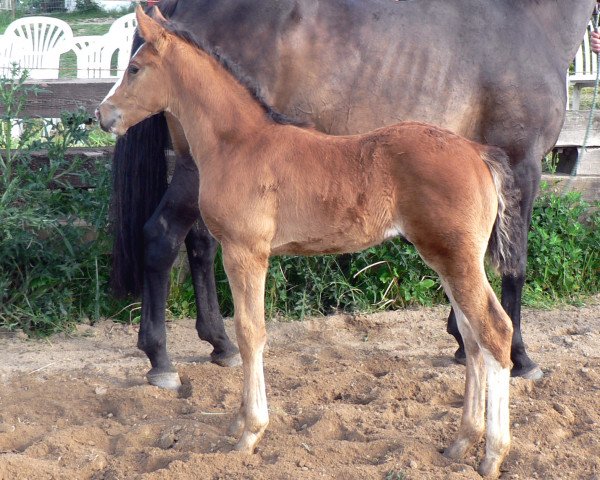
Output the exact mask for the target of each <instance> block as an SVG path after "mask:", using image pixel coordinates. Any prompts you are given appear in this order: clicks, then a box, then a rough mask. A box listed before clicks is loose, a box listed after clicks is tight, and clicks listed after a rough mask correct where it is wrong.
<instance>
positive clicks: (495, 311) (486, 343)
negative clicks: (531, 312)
mask: <svg viewBox="0 0 600 480" xmlns="http://www.w3.org/2000/svg"><path fill="white" fill-rule="evenodd" d="M461 267H462V268H461V273H460V276H452V275H446V276H445V278H444V283H445V285H447V293H448V296H449V297H450V298H451V299H452V302H453V304H455V305H456V310H455V312H456V313H457V320H458V325H459V328H460V330H461V333H462V334H463V339H464V340H465V347H466V351H467V380H466V389H465V405H464V412H463V420H462V422H461V427H460V430H459V434H458V438H457V440H456V441H455V443H454V444H453V445H452V446H451V447H450V448H449V450H448V454H449V455H450V456H452V457H454V458H456V457H457V456H460V455H462V454H464V453H465V452H466V450H467V449H468V448H469V447H470V446H471V445H472V444H473V443H474V442H475V441H477V439H478V435H477V433H478V429H479V428H481V427H480V425H481V421H482V420H483V418H482V415H483V406H482V402H483V399H484V398H485V373H479V372H482V369H481V359H482V357H483V361H484V363H485V370H487V384H488V402H487V410H488V418H487V428H486V429H487V435H486V453H485V457H484V459H483V461H482V462H481V464H480V466H479V473H481V474H482V475H484V476H490V477H494V476H498V475H499V473H500V465H501V463H502V461H503V460H504V457H505V456H506V454H507V453H508V450H509V448H510V425H509V378H510V370H509V365H510V345H511V339H512V325H511V323H510V319H509V317H508V315H506V313H505V312H504V310H503V309H502V307H501V305H500V303H499V302H498V299H497V298H496V295H495V294H494V292H493V291H492V289H491V287H490V286H489V283H488V282H487V279H486V278H485V272H484V271H483V265H482V266H481V267H480V268H479V269H477V270H471V272H472V273H471V274H469V273H468V272H469V269H468V268H467V269H465V268H464V265H462V266H461ZM464 272H467V273H466V274H465V273H464ZM473 343H476V344H477V347H475V348H474V345H473ZM472 353H475V358H474V359H470V355H471V354H472ZM469 367H472V368H469ZM474 374H475V375H474ZM472 398H475V399H476V401H475V402H474V403H473V404H471V399H472ZM479 434H480V432H479Z"/></svg>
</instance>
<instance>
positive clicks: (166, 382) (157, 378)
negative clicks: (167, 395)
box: [146, 370, 181, 390]
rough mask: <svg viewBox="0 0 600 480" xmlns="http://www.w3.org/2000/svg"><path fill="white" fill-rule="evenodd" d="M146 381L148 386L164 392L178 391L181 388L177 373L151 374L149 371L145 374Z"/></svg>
mask: <svg viewBox="0 0 600 480" xmlns="http://www.w3.org/2000/svg"><path fill="white" fill-rule="evenodd" d="M146 379H147V380H148V383H149V384H150V385H154V386H155V387H160V388H164V389H166V390H179V387H181V380H180V379H179V374H178V373H177V372H159V373H153V372H152V370H150V371H149V372H148V373H147V374H146Z"/></svg>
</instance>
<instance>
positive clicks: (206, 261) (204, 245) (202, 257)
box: [185, 217, 241, 367]
mask: <svg viewBox="0 0 600 480" xmlns="http://www.w3.org/2000/svg"><path fill="white" fill-rule="evenodd" d="M185 246H186V248H187V254H188V260H189V263H190V270H191V274H192V282H193V284H194V292H195V294H196V312H197V317H196V330H197V331H198V336H199V337H200V338H201V339H202V340H205V341H207V342H209V343H210V344H211V345H212V346H213V351H212V353H211V354H210V357H211V361H212V362H213V363H216V364H217V365H221V366H223V367H233V366H236V365H239V364H240V363H241V359H240V356H239V351H238V349H237V347H236V346H235V345H234V344H233V343H232V341H231V340H230V339H229V337H228V336H227V334H226V333H225V325H224V324H223V317H221V312H220V310H219V299H218V297H217V287H216V285H215V273H214V261H215V255H216V253H217V247H218V242H217V241H216V240H215V239H214V238H213V237H212V235H211V234H210V232H209V231H208V228H207V227H206V225H205V224H204V221H203V220H202V217H200V218H199V220H198V221H197V222H195V223H194V225H193V226H192V229H191V230H190V232H189V233H188V235H187V237H186V238H185Z"/></svg>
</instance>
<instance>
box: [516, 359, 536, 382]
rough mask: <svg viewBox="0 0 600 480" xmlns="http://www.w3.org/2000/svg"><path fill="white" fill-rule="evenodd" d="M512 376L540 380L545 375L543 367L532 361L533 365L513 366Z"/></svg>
mask: <svg viewBox="0 0 600 480" xmlns="http://www.w3.org/2000/svg"><path fill="white" fill-rule="evenodd" d="M510 376H511V377H522V378H525V379H527V380H534V381H535V380H540V379H541V378H542V377H543V376H544V372H542V369H541V368H540V367H538V366H537V365H536V364H535V363H533V362H532V364H531V365H529V366H527V367H521V368H516V367H515V368H513V369H512V370H511V371H510Z"/></svg>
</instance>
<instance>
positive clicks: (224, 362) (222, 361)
mask: <svg viewBox="0 0 600 480" xmlns="http://www.w3.org/2000/svg"><path fill="white" fill-rule="evenodd" d="M210 361H211V362H212V363H215V364H217V365H219V366H220V367H237V366H239V365H241V364H242V357H241V356H240V352H238V351H237V350H236V351H235V352H233V353H231V352H230V353H218V354H214V353H211V354H210Z"/></svg>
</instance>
